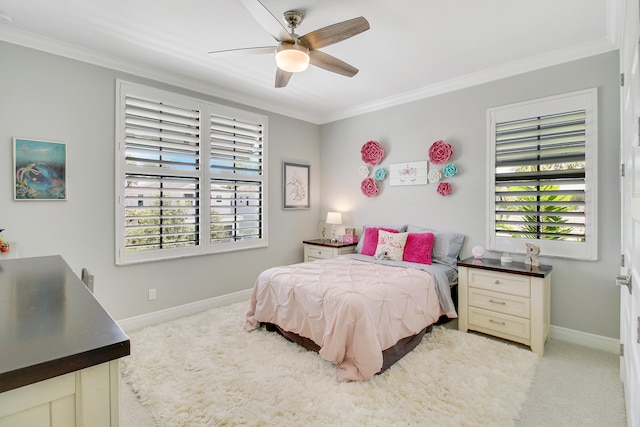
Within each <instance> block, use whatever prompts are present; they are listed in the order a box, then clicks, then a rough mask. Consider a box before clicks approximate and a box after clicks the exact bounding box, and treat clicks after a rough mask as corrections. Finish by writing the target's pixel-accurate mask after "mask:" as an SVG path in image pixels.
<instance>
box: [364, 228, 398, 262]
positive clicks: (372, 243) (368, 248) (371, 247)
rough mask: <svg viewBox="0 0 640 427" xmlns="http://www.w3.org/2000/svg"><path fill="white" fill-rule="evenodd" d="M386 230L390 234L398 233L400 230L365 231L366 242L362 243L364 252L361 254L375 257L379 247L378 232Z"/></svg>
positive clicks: (372, 229) (376, 229)
mask: <svg viewBox="0 0 640 427" xmlns="http://www.w3.org/2000/svg"><path fill="white" fill-rule="evenodd" d="M380 230H384V231H388V232H389V233H397V232H398V230H395V229H393V228H384V227H367V228H365V230H364V241H363V242H362V251H361V252H360V253H361V254H362V255H371V256H374V255H375V254H376V248H377V247H378V231H380Z"/></svg>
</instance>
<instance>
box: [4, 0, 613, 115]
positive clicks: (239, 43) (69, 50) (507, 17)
mask: <svg viewBox="0 0 640 427" xmlns="http://www.w3.org/2000/svg"><path fill="white" fill-rule="evenodd" d="M256 1H257V0H256ZM261 1H262V2H263V4H264V5H265V6H267V7H268V8H269V9H270V10H271V11H272V13H273V14H274V15H275V16H277V17H281V16H282V13H283V12H285V11H287V10H291V9H296V10H302V11H304V13H305V18H304V21H303V22H302V25H301V26H300V28H299V29H298V31H297V33H298V34H306V33H308V32H311V31H313V30H316V29H318V28H321V27H324V26H326V25H330V24H333V23H335V22H338V21H343V20H346V19H350V18H355V17H357V16H364V17H365V18H366V19H367V20H368V21H369V23H370V25H371V29H370V30H369V31H366V32H364V33H362V34H359V35H357V36H355V37H353V38H350V39H348V40H345V41H342V42H340V43H338V44H335V45H332V46H328V47H326V48H323V49H321V50H322V51H324V52H325V53H328V54H331V55H334V56H336V57H338V58H340V59H342V60H343V61H345V62H348V63H349V64H351V65H353V66H355V67H356V68H358V69H359V70H360V72H359V73H358V74H357V75H356V76H355V77H353V78H348V77H344V76H341V75H337V74H333V73H330V72H328V71H325V70H322V69H319V68H315V67H310V68H309V69H308V70H307V71H304V72H302V73H297V74H294V75H293V77H292V78H291V81H290V82H289V85H288V86H287V87H285V88H281V89H276V88H274V78H275V60H274V58H273V56H272V55H238V56H235V55H234V56H228V55H224V56H212V55H209V54H208V52H209V51H214V50H222V49H232V48H241V47H252V46H264V45H275V43H274V41H273V39H272V38H271V36H269V34H268V33H267V32H266V31H265V30H264V29H263V27H262V26H261V25H260V24H259V23H258V22H257V21H256V20H255V19H254V17H253V16H252V15H251V14H250V13H249V12H248V11H247V10H246V9H245V7H244V6H243V5H242V3H241V2H240V0H179V1H177V0H0V11H2V12H4V14H6V15H8V16H9V17H10V18H11V21H12V22H8V20H6V19H4V20H3V19H2V15H1V14H0V40H5V41H8V42H11V43H16V44H20V45H24V46H28V47H33V48H36V49H41V50H45V51H49V52H52V53H56V54H60V55H64V56H68V57H71V58H76V59H80V60H83V61H87V62H91V63H94V64H98V65H104V66H108V67H111V68H115V69H118V70H122V71H126V72H132V73H135V74H138V75H142V76H145V77H150V78H153V79H158V80H162V81H165V82H168V83H171V84H176V85H179V86H182V87H186V88H188V89H194V90H197V91H200V92H204V93H209V94H212V95H215V96H218V97H221V98H225V99H229V100H232V101H236V102H240V103H243V104H247V105H252V106H255V107H258V108H263V109H266V110H269V111H273V112H277V113H282V114H285V115H288V116H291V117H296V118H299V119H302V120H306V121H310V122H313V123H319V124H320V123H326V122H330V121H334V120H337V119H341V118H344V117H349V116H353V115H356V114H360V113H364V112H367V111H372V110H375V109H379V108H382V107H386V106H390V105H395V104H399V103H403V102H407V101H411V100H414V99H419V98H423V97H426V96H431V95H434V94H438V93H442V92H446V91H450V90H454V89H457V88H461V87H465V86H469V85H473V84H478V83H481V82H486V81H490V80H493V79H496V78H502V77H506V76H509V75H514V74H518V73H521V72H524V71H529V70H533V69H537V68H541V67H545V66H549V65H554V64H558V63H562V62H566V61H569V60H574V59H579V58H582V57H586V56H590V55H594V54H599V53H603V52H608V51H611V50H614V49H617V48H618V34H617V32H618V15H619V13H620V10H619V8H620V0H587V1H585V0H401V1H393V2H392V1H389V0H261Z"/></svg>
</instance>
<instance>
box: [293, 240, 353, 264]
mask: <svg viewBox="0 0 640 427" xmlns="http://www.w3.org/2000/svg"><path fill="white" fill-rule="evenodd" d="M302 243H303V245H304V262H309V261H315V260H317V259H327V258H335V257H337V256H338V255H343V254H352V253H353V252H354V251H355V250H356V246H357V245H356V243H331V241H330V240H329V239H325V240H323V239H315V240H304V241H303V242H302Z"/></svg>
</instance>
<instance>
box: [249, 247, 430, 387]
mask: <svg viewBox="0 0 640 427" xmlns="http://www.w3.org/2000/svg"><path fill="white" fill-rule="evenodd" d="M440 314H441V310H440V304H439V302H438V298H437V295H436V291H435V287H434V281H433V278H432V277H431V275H430V274H428V273H426V272H424V271H421V270H417V269H413V268H403V267H393V266H388V265H382V264H375V263H369V262H364V261H357V260H354V259H349V258H333V259H326V260H318V261H314V262H307V263H301V264H294V265H290V266H283V267H274V268H271V269H269V270H266V271H264V272H262V273H261V274H260V276H259V277H258V279H257V281H256V284H255V286H254V288H253V294H252V296H251V303H250V307H249V311H248V312H247V323H246V330H247V331H251V330H253V329H255V328H257V327H258V326H259V322H269V323H275V324H277V325H278V326H280V327H281V328H282V329H284V330H287V331H289V332H295V333H297V334H298V335H301V336H303V337H306V338H310V339H311V340H313V341H314V342H315V343H316V344H318V345H319V346H320V356H321V357H322V358H323V359H325V360H328V361H330V362H333V363H335V364H336V365H337V366H338V374H337V380H338V381H350V380H353V381H362V380H366V379H368V378H370V377H371V376H373V375H375V374H376V373H377V372H379V371H380V369H381V367H382V351H383V350H386V349H387V348H389V347H391V346H393V345H394V344H396V343H397V342H398V340H400V339H402V338H405V337H408V336H411V335H415V334H417V333H418V332H420V331H421V330H422V329H424V328H425V327H427V326H429V325H431V324H433V323H434V322H435V321H436V320H438V318H439V316H440Z"/></svg>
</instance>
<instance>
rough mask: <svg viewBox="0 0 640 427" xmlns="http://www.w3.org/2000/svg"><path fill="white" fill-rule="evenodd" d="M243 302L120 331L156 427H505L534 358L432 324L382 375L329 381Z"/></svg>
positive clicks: (127, 371)
mask: <svg viewBox="0 0 640 427" xmlns="http://www.w3.org/2000/svg"><path fill="white" fill-rule="evenodd" d="M247 307H248V303H247V302H242V303H236V304H232V305H229V306H227V307H223V308H217V309H213V310H210V311H207V312H204V313H200V314H197V315H194V316H190V317H185V318H182V319H178V320H175V321H172V322H167V323H164V324H160V325H157V326H153V327H149V328H146V329H143V330H141V331H137V332H133V333H131V334H130V338H131V342H132V351H131V356H129V357H127V358H125V359H124V360H123V363H122V366H123V372H122V374H123V378H124V380H125V381H126V382H127V383H128V384H129V385H130V386H131V388H132V389H133V390H134V392H135V393H136V395H137V396H138V398H139V399H140V401H141V402H142V404H143V405H144V406H145V407H146V408H147V409H148V411H149V412H150V413H151V414H152V416H153V418H154V419H155V421H156V422H157V424H158V425H159V426H216V425H225V426H234V425H248V426H275V425H288V426H293V425H315V426H330V425H369V426H394V425H437V426H456V427H458V426H480V425H482V426H513V425H515V422H514V420H515V419H517V418H518V416H519V413H520V408H521V405H522V403H523V402H524V401H525V399H526V395H527V391H528V389H529V387H530V384H531V379H532V377H533V374H534V371H535V368H536V364H537V361H538V357H537V356H536V355H535V354H533V353H531V352H530V351H527V350H523V349H521V348H518V347H516V346H513V345H509V344H504V343H501V342H496V341H494V340H490V339H487V338H484V337H480V336H476V335H473V334H465V333H461V332H458V331H456V330H450V329H446V328H435V329H434V331H433V332H432V333H431V334H428V335H427V336H426V337H425V339H423V341H422V343H421V344H420V345H419V346H418V347H417V348H416V349H415V350H414V351H413V352H411V353H410V354H409V355H407V356H406V357H405V358H403V359H402V360H401V361H400V362H398V363H396V364H395V365H394V366H393V367H391V368H390V369H389V370H387V371H386V372H385V373H384V374H382V375H379V376H375V377H374V378H373V379H371V380H370V381H367V382H362V383H337V382H336V380H335V375H336V368H335V366H333V365H332V364H330V363H328V362H325V361H324V360H322V359H321V358H320V357H319V356H318V355H317V354H316V353H313V352H308V351H306V350H304V349H302V348H300V347H298V346H297V345H295V344H291V343H289V342H287V341H286V340H284V339H283V338H282V337H280V336H278V335H276V334H274V333H269V332H266V331H264V330H257V331H254V332H252V333H247V332H245V331H244V329H243V327H244V313H245V311H246V309H247Z"/></svg>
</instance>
